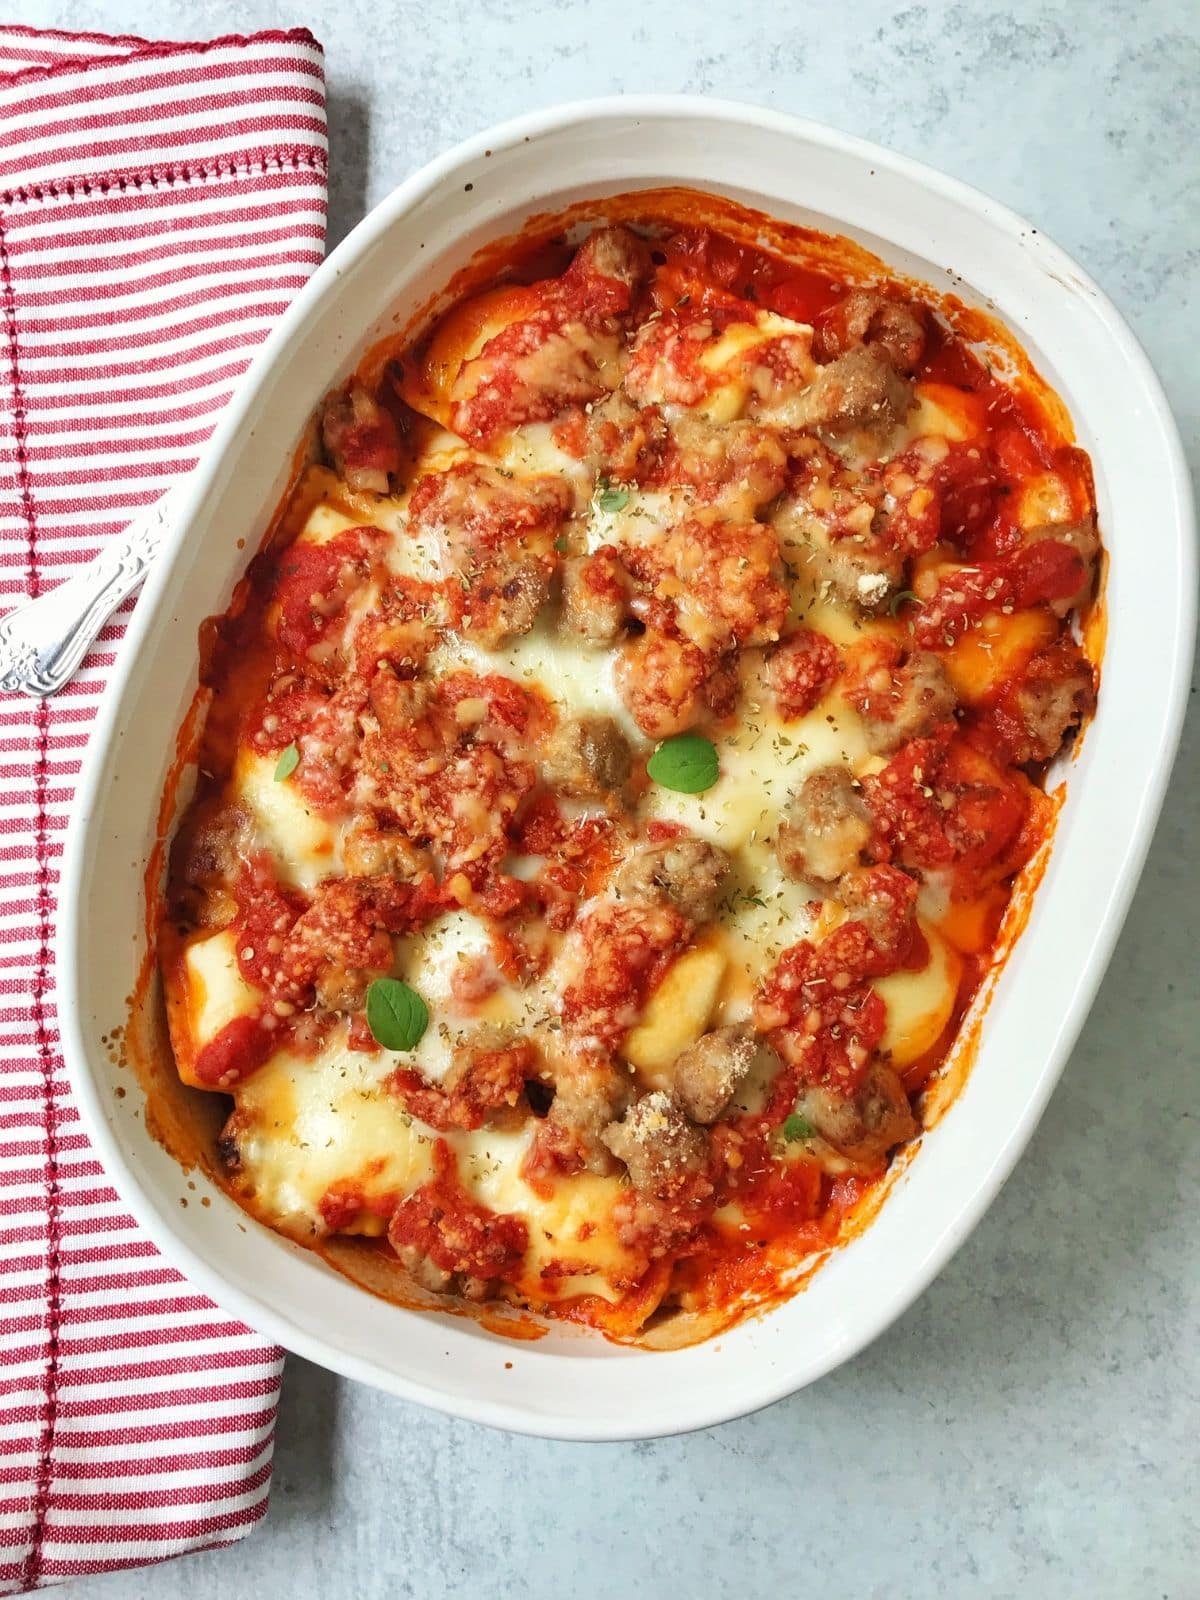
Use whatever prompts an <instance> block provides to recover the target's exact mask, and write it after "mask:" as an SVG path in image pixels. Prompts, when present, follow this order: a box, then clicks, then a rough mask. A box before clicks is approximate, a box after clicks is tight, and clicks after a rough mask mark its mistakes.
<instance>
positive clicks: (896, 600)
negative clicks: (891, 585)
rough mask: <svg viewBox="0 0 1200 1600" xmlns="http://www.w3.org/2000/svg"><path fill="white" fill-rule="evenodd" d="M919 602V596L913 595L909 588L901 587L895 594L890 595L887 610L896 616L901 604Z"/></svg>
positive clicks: (916, 603) (917, 604)
mask: <svg viewBox="0 0 1200 1600" xmlns="http://www.w3.org/2000/svg"><path fill="white" fill-rule="evenodd" d="M920 604H921V601H920V599H919V597H918V596H917V595H915V594H914V593H913V591H912V590H911V589H901V590H900V591H899V592H898V593H897V594H894V595H893V596H892V598H891V600H890V602H889V604H888V610H889V611H890V612H891V614H892V615H893V616H894V617H898V616H899V615H900V608H901V606H907V605H914V606H920Z"/></svg>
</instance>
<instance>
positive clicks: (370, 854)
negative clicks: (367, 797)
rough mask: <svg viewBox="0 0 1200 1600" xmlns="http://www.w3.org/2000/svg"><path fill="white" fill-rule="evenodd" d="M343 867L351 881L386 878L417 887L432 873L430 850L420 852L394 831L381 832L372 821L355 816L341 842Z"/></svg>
mask: <svg viewBox="0 0 1200 1600" xmlns="http://www.w3.org/2000/svg"><path fill="white" fill-rule="evenodd" d="M342 863H343V865H344V866H345V868H346V872H347V873H348V875H349V876H350V877H352V878H377V877H380V876H381V875H382V874H385V873H386V874H387V876H388V877H390V878H399V879H400V880H401V881H402V882H404V883H414V882H415V881H416V880H417V879H418V878H419V877H421V876H422V874H424V873H427V872H432V871H433V858H432V856H431V855H430V854H429V851H428V850H422V849H419V848H418V847H417V846H416V845H415V844H413V843H412V842H411V840H409V839H408V838H407V837H406V836H405V835H404V834H403V833H400V832H399V831H397V830H396V829H395V828H381V827H380V826H379V825H378V823H377V822H376V821H375V820H374V818H373V817H371V816H367V815H359V816H356V817H355V818H354V820H353V822H352V823H351V824H350V826H349V828H347V830H346V832H345V835H344V836H343V838H342Z"/></svg>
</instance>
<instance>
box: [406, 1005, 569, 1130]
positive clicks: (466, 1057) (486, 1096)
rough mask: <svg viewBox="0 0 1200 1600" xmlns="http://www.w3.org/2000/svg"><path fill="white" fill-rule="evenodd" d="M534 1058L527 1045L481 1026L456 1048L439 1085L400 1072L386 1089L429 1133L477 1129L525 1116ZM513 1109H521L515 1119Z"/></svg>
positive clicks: (410, 1072) (415, 1074) (418, 1075)
mask: <svg viewBox="0 0 1200 1600" xmlns="http://www.w3.org/2000/svg"><path fill="white" fill-rule="evenodd" d="M536 1060H537V1056H536V1052H535V1050H534V1048H533V1045H532V1044H531V1043H530V1041H529V1040H528V1039H520V1038H516V1037H514V1036H513V1035H512V1034H511V1033H510V1032H506V1031H505V1030H504V1029H502V1028H497V1027H495V1026H493V1025H491V1024H487V1023H485V1024H484V1025H483V1026H482V1027H479V1028H476V1029H474V1030H473V1031H472V1032H471V1033H469V1034H467V1036H466V1037H465V1038H464V1039H463V1040H462V1041H461V1042H460V1043H459V1044H458V1045H456V1046H455V1050H454V1055H453V1059H452V1060H451V1063H450V1070H449V1071H448V1072H447V1073H446V1076H445V1077H444V1078H443V1079H442V1081H441V1083H437V1084H434V1083H430V1082H429V1081H428V1080H427V1079H426V1078H425V1077H424V1075H423V1074H422V1073H420V1072H419V1071H417V1070H416V1069H415V1068H413V1067H399V1068H397V1070H396V1071H395V1072H394V1073H393V1074H392V1076H391V1077H390V1079H389V1080H388V1087H389V1088H390V1089H391V1090H392V1092H393V1093H394V1094H397V1095H399V1096H400V1098H401V1099H402V1100H403V1101H404V1103H405V1105H406V1106H407V1107H408V1109H409V1111H411V1112H412V1114H413V1116H414V1117H419V1118H420V1120H421V1121H422V1122H427V1123H428V1124H429V1126H430V1127H431V1128H438V1129H439V1130H441V1131H442V1132H443V1133H445V1132H449V1131H451V1130H453V1129H455V1128H481V1127H483V1126H484V1125H485V1124H489V1125H491V1124H495V1123H496V1122H498V1121H512V1120H513V1117H514V1114H516V1115H520V1116H522V1118H523V1116H525V1115H528V1108H527V1106H526V1105H525V1103H524V1090H525V1079H526V1078H527V1077H528V1076H529V1075H530V1074H531V1073H532V1072H533V1070H534V1067H535V1064H536ZM518 1107H520V1108H521V1110H520V1112H519V1113H518V1109H517V1108H518Z"/></svg>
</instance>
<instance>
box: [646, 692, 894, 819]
mask: <svg viewBox="0 0 1200 1600" xmlns="http://www.w3.org/2000/svg"><path fill="white" fill-rule="evenodd" d="M755 703H756V704H757V705H758V709H757V710H750V711H748V712H747V713H746V720H745V722H744V723H743V724H742V726H741V727H740V728H738V729H737V730H736V731H735V732H734V733H731V734H727V735H726V736H725V737H724V738H723V739H721V740H719V741H718V744H717V752H718V755H719V757H720V763H721V771H720V776H719V777H718V779H717V781H716V783H715V784H713V786H712V788H711V789H706V790H705V791H704V792H703V793H702V794H681V793H679V792H678V791H676V790H673V789H663V788H661V787H659V786H657V785H656V786H655V787H653V788H652V789H651V790H650V791H649V792H648V794H647V796H646V800H645V804H644V811H645V814H646V815H647V816H649V817H655V818H658V819H660V820H661V821H664V822H678V823H682V824H683V826H684V827H686V828H687V829H688V830H689V832H691V833H694V834H696V835H697V836H698V837H699V838H701V839H710V840H711V841H712V842H713V843H714V844H720V845H723V846H724V847H725V848H726V849H730V848H737V847H740V846H742V845H745V844H747V843H753V842H755V841H757V840H759V839H766V838H769V837H770V835H771V833H772V829H773V827H774V822H775V818H776V816H777V815H778V813H779V810H780V808H781V807H782V806H783V805H785V804H786V802H787V799H788V796H789V795H791V794H792V793H793V792H794V791H795V790H796V789H797V788H799V786H800V784H801V783H803V782H804V779H805V778H806V777H807V776H808V774H809V773H810V772H813V771H815V770H816V769H817V768H818V767H824V766H829V765H830V764H834V765H837V766H851V767H854V766H856V765H857V764H858V763H860V762H863V761H865V760H866V759H867V757H868V756H869V754H870V752H869V750H868V748H867V744H866V738H865V735H864V733H863V728H862V722H861V720H860V718H859V717H858V716H857V715H856V713H855V712H854V711H853V710H852V709H851V708H850V707H849V706H847V705H846V704H845V702H844V701H842V700H840V699H837V698H835V697H833V696H827V697H826V699H825V700H824V701H822V703H821V705H819V706H818V707H817V708H816V709H815V710H814V711H811V712H810V713H809V714H808V716H806V717H797V718H795V719H794V720H792V721H787V722H785V721H784V720H783V719H782V718H780V717H778V716H777V715H776V714H775V713H774V712H773V711H771V710H769V709H768V706H767V703H766V701H765V700H764V701H763V702H755Z"/></svg>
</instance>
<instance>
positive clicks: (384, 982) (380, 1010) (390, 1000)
mask: <svg viewBox="0 0 1200 1600" xmlns="http://www.w3.org/2000/svg"><path fill="white" fill-rule="evenodd" d="M428 1026H429V1007H428V1006H427V1005H426V1004H425V1002H424V1000H422V999H421V996H420V995H419V994H418V993H417V991H416V990H415V989H411V988H409V986H408V984H407V983H401V981H400V979H399V978H376V979H375V981H374V983H373V984H372V985H371V987H370V988H369V989H368V990H367V1027H368V1028H370V1030H371V1034H372V1037H373V1038H374V1039H375V1041H376V1043H377V1044H381V1045H382V1046H383V1048H384V1049H385V1050H411V1049H413V1048H414V1046H415V1045H417V1044H418V1043H419V1042H420V1039H421V1035H422V1034H423V1033H424V1032H425V1029H426V1028H427V1027H428Z"/></svg>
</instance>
